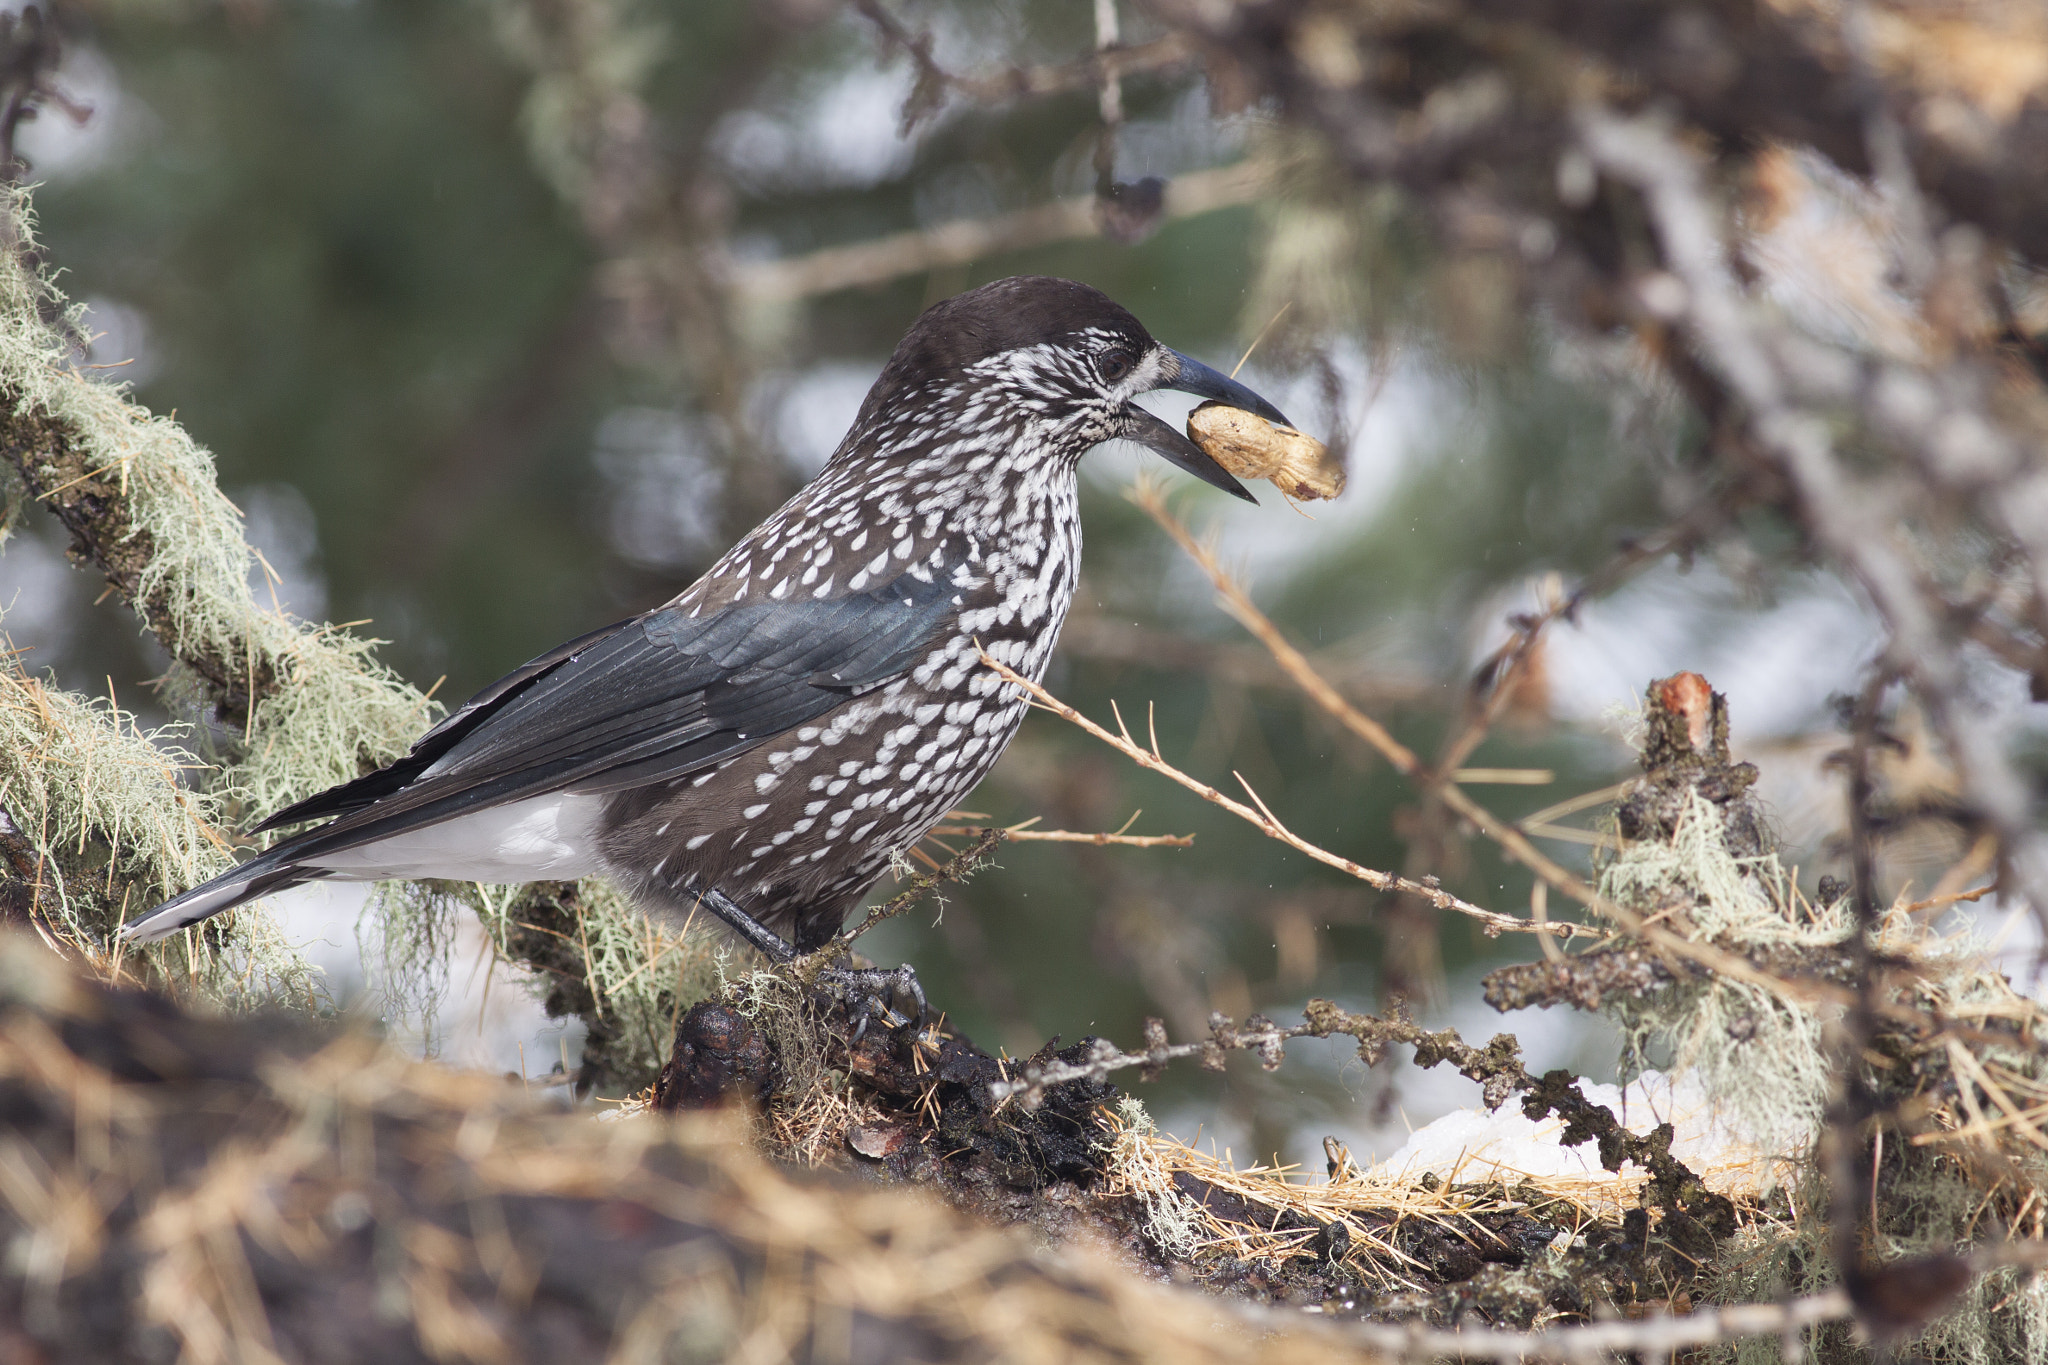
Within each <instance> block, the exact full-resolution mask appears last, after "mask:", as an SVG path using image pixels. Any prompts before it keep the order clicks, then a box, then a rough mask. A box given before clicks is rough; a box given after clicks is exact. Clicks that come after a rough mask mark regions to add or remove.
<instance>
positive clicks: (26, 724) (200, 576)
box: [0, 190, 711, 1075]
mask: <svg viewBox="0 0 2048 1365" xmlns="http://www.w3.org/2000/svg"><path fill="white" fill-rule="evenodd" d="M33 232H34V222H33V214H32V211H31V208H30V203H29V198H28V195H27V193H26V192H25V191H18V190H17V191H13V192H10V193H7V194H5V195H0V239H4V240H6V241H7V242H9V243H11V244H14V245H17V246H32V245H33ZM23 259H24V258H23V254H22V253H21V252H20V251H17V250H0V394H5V395H7V396H8V398H9V399H10V400H11V401H12V402H13V403H14V404H15V405H16V412H17V413H18V414H21V415H23V416H26V417H29V418H31V419H34V420H40V421H45V422H47V423H49V424H51V425H52V426H53V427H55V428H56V429H58V430H61V432H62V433H63V436H64V440H65V441H66V443H67V444H68V447H69V452H68V453H69V454H70V455H71V456H74V457H76V460H77V462H78V463H79V465H80V467H81V468H82V470H84V471H87V472H89V473H90V474H92V475H93V476H96V477H98V478H99V479H101V480H102V481H103V482H105V483H107V484H109V485H111V486H113V487H117V488H118V489H119V490H120V493H121V495H122V496H123V498H124V499H125V503H126V506H125V510H126V513H127V516H128V520H129V523H130V524H131V525H132V526H133V527H134V528H135V532H136V533H138V534H139V535H142V536H146V537H147V540H148V545H149V549H150V553H149V555H148V557H147V559H146V560H145V561H144V562H143V563H141V565H140V566H139V578H138V581H137V583H136V588H135V594H134V596H135V600H136V601H137V602H138V603H140V604H143V605H144V607H145V609H146V610H147V611H148V613H149V614H150V615H151V617H152V624H153V626H154V627H155V628H156V629H157V630H158V632H159V633H160V634H161V635H163V636H164V637H165V638H166V639H167V640H170V641H172V642H174V643H175V650H176V652H178V653H179V654H181V655H182V656H184V657H185V658H188V659H210V660H221V661H228V662H229V668H230V671H232V672H239V673H240V674H241V675H242V676H243V677H245V678H246V679H247V680H248V681H249V685H250V688H251V690H252V691H253V692H254V694H255V702H254V705H253V706H252V707H251V708H250V711H249V713H248V714H247V715H246V716H244V717H236V718H233V723H224V724H223V725H222V726H221V727H220V728H218V729H217V730H213V731H208V730H205V729H200V728H197V727H186V728H182V729H173V730H169V731H165V732H162V733H158V734H155V735H147V736H145V735H140V734H137V733H135V732H134V731H133V728H132V723H131V722H130V721H129V720H127V719H126V718H124V717H122V716H121V715H119V714H118V713H116V712H115V711H114V710H113V708H112V707H111V706H110V705H107V704H103V703H97V702H93V701H89V700H87V699H85V698H82V697H78V696H75V695H72V694H67V693H64V692H62V691H60V690H58V689H56V688H55V687H53V686H46V685H44V684H43V683H41V682H37V681H33V680H30V679H27V678H25V677H23V676H22V675H20V674H19V672H18V671H16V672H14V673H13V675H12V676H11V677H10V678H9V680H8V681H7V687H8V689H9V691H8V701H7V708H6V711H5V714H4V715H0V805H4V807H5V809H6V811H7V812H8V813H9V814H10V816H11V817H12V818H13V820H14V821H15V822H16V824H17V825H19V826H20V827H21V831H22V836H23V838H24V839H26V840H27V841H28V842H29V843H30V844H32V845H33V846H34V848H35V849H36V850H37V854H38V856H37V858H36V860H35V861H37V862H38V863H39V864H40V865H42V866H43V868H44V872H43V875H47V877H48V878H50V880H49V881H48V883H47V886H48V889H49V892H50V894H49V896H48V897H47V899H48V900H50V901H51V902H53V903H54V904H55V905H57V906H58V907H60V908H59V910H58V920H57V922H56V923H54V924H52V925H51V926H50V928H51V929H52V930H53V931H54V932H56V933H57V934H59V935H60V936H61V937H63V938H64V939H66V940H67V946H68V947H69V948H70V949H71V950H72V951H74V952H76V953H77V954H79V955H80V956H82V957H84V958H86V959H88V960H90V961H93V962H94V963H95V964H96V965H98V966H100V967H101V969H102V970H108V969H111V968H112V967H113V965H114V956H113V954H111V953H110V951H109V950H108V948H107V943H108V935H109V934H110V933H111V931H112V930H113V929H114V928H115V927H116V922H117V921H118V920H119V919H121V918H122V917H123V916H132V915H134V914H139V913H140V912H142V911H144V910H147V909H149V908H150V907H151V906H152V905H154V904H155V903H157V901H159V900H161V899H163V898H165V897H167V896H169V895H171V894H174V893H176V892H178V891H181V890H183V889H185V888H186V887H189V886H191V885H194V884H195V883H197V882H199V881H201V880H204V879H205V878H206V877H208V876H211V875H213V874H215V873H217V872H220V871H222V870H223V869H225V868H226V867H228V866H229V865H230V862H231V861H232V858H231V855H230V852H229V848H228V841H227V839H226V837H225V835H224V834H223V833H222V832H221V831H222V828H223V827H232V826H234V825H240V824H246V823H248V822H249V821H251V820H253V819H254V818H256V817H257V816H259V815H261V814H263V813H267V812H269V811H272V810H276V809H278V808H279V807H281V806H283V805H285V804H287V803H289V802H291V801H295V800H298V799H300V798H302V797H305V796H308V795H311V794H313V793H315V792H318V791H321V790H324V789H325V788H327V787H330V786H333V785H335V784H336V783H339V782H344V781H347V780H349V779H351V778H353V777H356V776H358V775H359V774H361V773H362V772H364V771H366V770H368V769H370V768H374V767H376V766H379V765H381V764H384V763H387V762H389V761H391V760H392V759H394V758H397V757H399V756H400V755H402V754H404V753H405V752H406V750H407V749H408V748H409V747H410V745H411V743H412V741H413V739H414V738H415V737H416V736H417V735H418V734H419V733H420V732H421V731H422V730H424V729H425V728H426V727H427V726H428V725H429V724H430V723H431V722H432V721H433V720H434V719H435V718H436V717H437V716H438V714H439V712H440V708H439V707H438V706H437V705H435V704H434V703H431V702H429V701H428V700H427V699H426V698H425V697H423V696H422V695H421V694H420V693H419V692H418V691H417V690H416V689H414V688H412V687H411V686H409V685H408V684H407V683H406V682H405V681H404V680H403V679H401V678H399V677H398V676H397V675H396V674H394V673H393V672H391V671H390V670H389V669H388V668H386V667H385V666H384V665H383V664H381V663H379V662H378V661H377V659H376V658H375V656H374V652H373V651H374V648H375V643H376V642H374V641H371V640H366V639H363V638H360V637H357V636H355V635H352V634H350V633H349V632H347V631H345V630H341V629H338V628H336V627H332V626H324V625H316V624H312V623H308V622H305V621H301V620H297V619H295V618H293V617H291V616H289V615H287V614H286V613H284V612H282V611H279V610H276V609H275V608H274V607H271V608H266V607H264V606H261V605H259V604H258V602H257V600H256V597H255V595H254V594H253V593H252V592H251V590H250V583H249V579H250V570H251V566H252V564H253V562H254V561H253V556H252V554H251V551H250V549H249V546H248V544H247V542H246V540H245V539H244V536H243V529H242V516H241V513H240V512H239V511H238V510H237V509H236V508H235V507H234V505H233V504H232V503H231V502H229V501H228V499H227V498H226V496H224V495H223V494H222V493H221V491H220V488H219V486H218V484H217V482H216V479H215V471H214V462H213V457H212V455H211V454H209V453H208V452H207V451H206V450H205V449H204V448H203V447H201V446H199V445H198V444H197V443H196V442H194V441H193V440H192V438H191V437H190V435H188V434H187V433H186V432H185V430H184V429H183V428H182V427H180V426H179V425H178V424H177V423H176V422H174V421H171V420H169V419H168V418H164V417H159V416H156V415H155V414H152V413H151V412H149V411H148V410H147V409H146V408H144V407H142V406H141V405H140V404H138V403H136V402H134V401H133V399H132V397H131V396H130V395H129V394H128V393H127V392H126V390H125V389H124V388H123V387H121V386H119V385H113V384H106V383H100V382H96V381H93V380H91V379H88V378H87V377H85V376H84V375H83V374H81V373H80V371H79V370H78V368H77V367H76V365H75V363H74V356H73V353H72V350H71V345H70V341H69V338H68V337H67V335H66V329H67V328H70V327H75V325H76V322H77V314H76V311H75V310H72V311H69V312H67V311H65V309H66V305H65V304H64V301H63V299H62V297H61V296H60V295H59V294H58V293H57V291H56V289H55V288H54V286H53V285H52V284H51V282H50V281H49V280H48V279H46V278H43V277H41V276H39V275H37V274H35V273H34V272H33V271H32V270H31V269H30V268H29V267H27V266H26V265H24V264H23ZM51 317H56V318H58V319H59V322H58V324H57V325H52V323H51V322H50V321H48V319H49V318H51ZM6 493H7V497H6V503H7V506H6V512H5V521H4V524H5V525H11V524H12V522H13V520H14V519H15V518H16V517H17V516H18V515H20V512H19V507H20V504H21V502H22V499H21V497H20V493H21V489H20V487H19V481H18V480H14V479H10V480H9V482H8V488H7V490H6ZM209 695H210V694H209V689H208V687H207V686H206V684H205V683H204V682H203V681H202V680H201V679H200V678H199V677H198V676H197V675H196V674H194V673H193V672H191V671H190V670H189V669H186V668H183V667H174V668H173V670H172V673H171V676H170V679H169V686H168V688H167V699H169V700H170V701H171V702H172V703H173V705H180V704H182V705H183V706H184V707H185V708H186V709H188V710H191V711H193V712H194V713H197V714H205V713H206V712H207V710H208V709H209V708H208V704H207V703H208V700H209ZM194 749H197V750H200V751H202V753H203V757H204V759H205V760H208V761H206V762H202V761H201V760H200V758H197V757H195V756H194V754H193V753H192V752H191V751H192V750H194ZM67 841H69V842H68V843H67ZM60 848H71V849H72V850H73V854H74V856H73V857H72V858H70V859H60V858H58V857H56V856H55V853H56V850H58V849H60ZM95 848H97V849H100V850H103V851H102V852H101V853H100V854H98V855H97V856H98V857H99V859H100V861H99V862H98V863H96V864H95V866H98V867H101V868H107V867H111V870H112V872H113V873H114V877H113V882H112V883H110V885H112V884H118V887H119V889H118V891H116V892H113V893H112V894H111V896H110V897H100V898H94V897H88V896H82V895H80V894H78V890H79V888H77V887H76V886H74V885H72V884H71V882H72V880H73V879H67V874H65V873H64V872H63V871H62V870H61V869H62V867H64V866H71V867H74V868H75V867H76V866H77V865H78V857H79V856H83V855H81V854H79V853H78V852H77V850H81V849H82V850H86V851H87V852H90V851H91V850H93V849H95ZM103 880H104V878H103ZM451 895H453V896H454V897H456V898H458V899H463V900H467V901H469V902H471V903H473V904H476V905H478V906H480V907H482V908H485V909H488V908H489V907H490V906H492V905H502V904H503V903H504V898H503V897H502V896H499V897H496V898H493V897H492V896H490V895H486V894H472V893H471V892H469V891H468V890H466V889H462V888H457V889H455V890H453V891H451V890H450V888H449V887H448V885H447V884H445V883H443V884H429V885H424V886H417V887H393V888H387V889H386V890H384V891H383V892H381V893H380V894H378V895H377V896H374V897H372V898H371V901H370V904H371V906H372V912H371V918H370V921H369V924H368V928H367V929H366V932H365V937H366V938H368V939H371V940H373V941H374V944H375V946H376V951H377V952H378V953H379V954H380V955H381V956H382V957H383V958H384V960H385V961H384V965H385V969H386V970H385V971H384V973H383V978H384V989H385V991H386V993H387V995H388V996H389V997H390V999H391V1003H392V1005H393V1007H394V1009H395V1010H396V1011H397V1012H399V1013H407V1012H412V1013H420V1012H422V1011H424V1010H425V1009H427V1008H428V1006H429V1002H430V1001H431V1000H432V999H433V998H434V997H435V996H436V995H437V994H438V987H439V986H440V985H441V984H442V983H443V982H444V981H445V979H446V972H447V966H446V952H447V948H448V945H449V942H450V935H449V934H448V933H447V931H446V930H447V923H448V921H447V914H448V910H449V907H450V905H451V903H452V902H451V901H450V896H451ZM579 901H580V903H581V904H582V905H583V907H584V910H583V922H582V925H581V929H582V934H583V938H584V944H583V945H581V946H583V947H586V948H587V951H588V953H589V955H590V962H589V984H590V986H591V988H592V990H593V992H594V993H595V995H596V998H597V1001H598V1005H597V1008H598V1010H599V1012H600V1013H601V1014H603V1015H605V1016H606V1020H607V1022H608V1023H609V1024H610V1025H611V1026H612V1027H614V1028H615V1029H617V1030H619V1031H620V1032H621V1034H622V1035H623V1036H624V1037H626V1038H628V1039H630V1047H631V1050H632V1052H633V1054H634V1059H635V1062H636V1064H637V1065H639V1066H641V1067H642V1069H644V1070H646V1071H647V1072H648V1074H650V1075H651V1074H652V1069H653V1068H654V1067H658V1066H659V1064H660V1058H661V1056H662V1055H664V1054H665V1051H666V1047H667V1043H668V1029H669V1027H670V1025H671V1023H672V1016H673V1013H674V1008H675V1002H676V1000H677V998H678V997H677V996H676V995H675V992H676V991H678V990H682V991H689V990H696V989H699V988H700V987H702V986H703V985H704V984H705V983H707V982H708V981H709V979H710V976H711V967H710V959H709V954H708V953H707V952H705V951H704V950H702V949H701V948H696V947H692V948H690V949H688V950H684V949H682V948H681V947H680V946H678V943H677V942H672V941H669V940H671V939H673V938H674V936H667V937H666V938H662V936H659V935H657V936H654V937H653V938H651V937H650V935H649V931H648V928H647V926H646V923H645V921H644V920H642V919H641V918H640V917H639V916H638V915H637V914H635V913H634V912H633V911H632V909H631V907H630V906H628V905H627V904H626V903H625V901H624V900H623V899H622V898H621V897H620V896H619V895H618V893H617V892H616V891H614V890H613V889H611V888H610V887H609V886H606V885H605V884H603V883H601V882H596V881H589V882H585V883H584V884H583V886H582V887H581V889H580V892H579ZM502 927H503V926H502V924H501V925H500V928H501V929H502ZM656 938H661V942H659V943H655V939H656ZM650 944H654V945H655V951H656V953H657V955H656V958H655V959H654V960H653V961H652V962H650V961H649V959H648V958H647V956H646V953H647V952H648V951H649V950H650V947H649V945H650ZM122 965H123V966H124V967H126V968H128V969H139V970H140V971H141V973H142V974H143V975H145V976H147V977H151V978H153V979H155V980H157V981H158V982H159V983H160V984H168V985H184V986H189V987H190V989H191V992H192V993H196V994H198V995H200V996H203V997H207V998H211V999H214V1000H216V1001H218V1002H221V1003H224V1004H231V1005H243V1004H247V1003H250V1002H253V1001H257V1000H271V999H279V998H282V999H286V1000H289V1001H292V1002H295V1003H304V1002H315V1003H317V1002H318V1000H319V993H318V991H317V990H316V989H315V980H316V975H315V973H314V971H313V969H312V968H311V967H310V966H309V965H308V964H307V963H306V961H305V959H304V958H303V956H302V955H300V954H299V953H298V952H297V951H296V950H295V949H294V948H292V947H291V946H290V945H288V944H286V943H285V942H284V941H283V939H282V937H281V934H280V932H279V929H278V927H277V925H276V922H275V921H274V920H273V919H272V918H271V917H270V916H269V915H268V914H267V913H266V912H265V911H264V910H263V908H262V906H261V903H260V902H259V903H256V904H252V905H249V906H245V907H242V908H241V909H239V910H237V911H235V912H234V913H233V914H232V915H230V916H222V917H221V918H220V919H219V920H216V921H213V922H211V923H210V924H209V926H208V927H207V929H206V930H205V931H204V932H188V933H185V934H180V935H176V936H174V937H173V938H172V939H170V940H167V941H166V943H165V944H163V945H160V946H157V947H152V948H147V949H141V950H134V951H132V952H131V953H129V954H128V955H126V961H125V962H124V963H122Z"/></svg>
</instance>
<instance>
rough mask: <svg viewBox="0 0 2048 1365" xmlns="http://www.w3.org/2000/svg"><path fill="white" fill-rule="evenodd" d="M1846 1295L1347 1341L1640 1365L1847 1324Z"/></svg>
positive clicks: (1458, 1354) (1424, 1354)
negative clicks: (1627, 1359)
mask: <svg viewBox="0 0 2048 1365" xmlns="http://www.w3.org/2000/svg"><path fill="white" fill-rule="evenodd" d="M1854 1311H1855V1310H1854V1309H1853V1307H1852V1306H1851V1305H1850V1303H1849V1296H1848V1294H1846V1293H1844V1292H1843V1291H1842V1290H1839V1289H1829V1290H1826V1291H1824V1292H1822V1293H1819V1294H1809V1295H1807V1296H1805V1297H1804V1298H1797V1299H1791V1300H1789V1301H1787V1302H1784V1303H1739V1304H1730V1305H1729V1306H1727V1307H1725V1308H1720V1307H1717V1308H1702V1309H1700V1310H1699V1311H1698V1312H1696V1313H1686V1314H1682V1315H1663V1316H1658V1317H1651V1318H1634V1319H1625V1318H1624V1319H1617V1320H1615V1321H1612V1322H1588V1323H1583V1324H1579V1325H1576V1326H1572V1327H1550V1328H1545V1329H1542V1330H1540V1331H1534V1332H1502V1331H1493V1330H1490V1329H1488V1328H1484V1327H1476V1328H1474V1327H1467V1328H1460V1329H1458V1330H1456V1331H1447V1330H1445V1329H1443V1328H1440V1327H1430V1326H1427V1325H1425V1324H1422V1323H1415V1324H1412V1325H1410V1326H1406V1327H1396V1326H1391V1325H1388V1324H1384V1323H1360V1324H1357V1325H1354V1326H1352V1327H1351V1328H1350V1329H1349V1332H1348V1334H1349V1335H1351V1336H1353V1337H1356V1338H1357V1339H1359V1340H1361V1341H1363V1342H1365V1343H1366V1344H1367V1345H1368V1346H1371V1347H1373V1348H1374V1349H1376V1350H1380V1351H1384V1352H1386V1353H1387V1354H1389V1355H1392V1356H1397V1357H1399V1358H1401V1359H1403V1360H1436V1359H1439V1358H1441V1357H1444V1356H1451V1357H1455V1358H1459V1359H1464V1360H1498V1361H1502V1362H1509V1361H1524V1360H1557V1361H1570V1362H1578V1361H1587V1362H1592V1361H1601V1360H1606V1359H1608V1358H1609V1357H1612V1356H1616V1355H1621V1354H1625V1353H1631V1352H1632V1353H1634V1354H1635V1355H1636V1357H1637V1358H1638V1359H1642V1360H1662V1359H1668V1358H1669V1357H1670V1356H1671V1355H1673V1354H1674V1353H1676V1352H1678V1351H1683V1350H1688V1349H1692V1348H1696V1347H1700V1346H1715V1345H1719V1344H1722V1343H1724V1342H1732V1341H1738V1340H1740V1339H1741V1338H1743V1337H1760V1336H1775V1337H1783V1336H1787V1335H1789V1334H1791V1333H1794V1332H1799V1331H1802V1330H1804V1329H1805V1328H1808V1327H1812V1326H1815V1325H1817V1324H1819V1323H1823V1322H1835V1321H1837V1320H1839V1319H1842V1318H1846V1317H1849V1316H1850V1315H1851V1314H1852V1313H1853V1312H1854Z"/></svg>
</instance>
